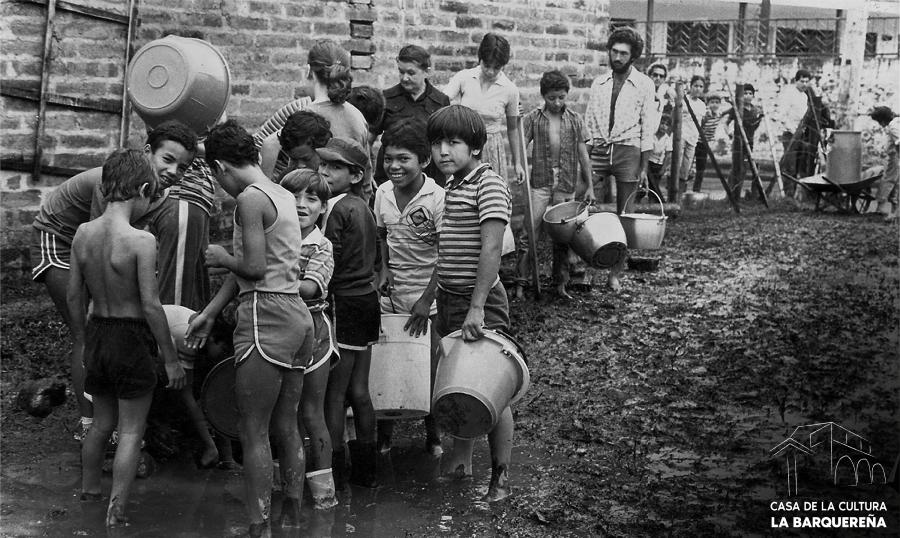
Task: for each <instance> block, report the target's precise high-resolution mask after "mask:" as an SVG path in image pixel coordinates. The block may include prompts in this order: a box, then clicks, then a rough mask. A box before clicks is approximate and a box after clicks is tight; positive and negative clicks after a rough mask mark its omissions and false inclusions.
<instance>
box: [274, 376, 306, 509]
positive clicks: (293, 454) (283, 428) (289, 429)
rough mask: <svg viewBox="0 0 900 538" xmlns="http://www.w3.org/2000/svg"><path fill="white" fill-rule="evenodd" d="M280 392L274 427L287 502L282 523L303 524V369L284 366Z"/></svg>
mask: <svg viewBox="0 0 900 538" xmlns="http://www.w3.org/2000/svg"><path fill="white" fill-rule="evenodd" d="M281 373H282V381H281V391H280V392H279V394H278V400H277V401H276V402H275V409H274V410H273V413H272V427H273V428H274V430H275V431H274V434H275V442H276V443H277V444H278V461H279V464H280V465H279V468H280V469H281V482H282V488H281V490H282V491H283V492H284V497H285V499H284V504H283V505H282V510H281V522H280V523H281V526H283V527H296V526H298V525H299V523H300V496H301V495H302V493H303V478H304V472H305V467H306V458H305V457H304V454H303V441H302V439H300V430H299V428H298V423H297V414H298V411H299V406H300V398H301V395H302V393H303V370H285V369H282V371H281Z"/></svg>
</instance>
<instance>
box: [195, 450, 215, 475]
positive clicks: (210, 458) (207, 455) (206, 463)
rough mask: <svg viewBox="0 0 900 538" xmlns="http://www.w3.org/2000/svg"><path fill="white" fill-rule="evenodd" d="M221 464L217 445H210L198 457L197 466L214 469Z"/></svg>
mask: <svg viewBox="0 0 900 538" xmlns="http://www.w3.org/2000/svg"><path fill="white" fill-rule="evenodd" d="M218 464H219V450H218V449H217V448H216V447H215V446H211V447H208V448H207V449H206V450H204V451H203V453H202V454H200V456H199V457H198V458H197V467H198V468H200V469H212V468H213V467H216V466H217V465H218Z"/></svg>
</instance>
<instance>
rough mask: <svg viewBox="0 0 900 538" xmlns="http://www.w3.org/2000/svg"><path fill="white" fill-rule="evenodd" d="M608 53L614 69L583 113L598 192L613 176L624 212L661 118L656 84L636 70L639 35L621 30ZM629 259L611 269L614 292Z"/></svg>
mask: <svg viewBox="0 0 900 538" xmlns="http://www.w3.org/2000/svg"><path fill="white" fill-rule="evenodd" d="M606 49H607V51H608V54H609V65H610V67H611V68H612V70H611V71H610V72H608V73H606V74H604V75H601V76H600V77H598V78H597V79H596V80H594V83H593V85H592V86H591V91H590V97H589V100H588V105H587V110H586V111H585V126H586V128H587V131H588V136H589V137H590V138H588V140H586V142H587V145H588V147H589V151H590V156H591V167H592V168H593V171H594V174H595V179H594V185H595V189H596V188H598V187H597V186H598V185H601V184H602V182H603V180H605V179H606V178H607V177H609V176H614V177H615V181H616V207H617V209H618V211H619V212H620V213H621V212H622V211H623V210H624V209H625V202H626V200H627V199H628V196H629V195H630V194H631V193H632V192H634V190H635V189H636V188H637V185H638V182H639V181H640V182H641V183H643V184H646V182H647V165H648V163H649V162H650V153H651V151H652V150H653V136H654V134H655V133H656V129H657V127H658V125H659V114H658V113H657V110H656V101H655V86H654V84H653V82H652V81H651V80H650V78H649V77H647V76H646V75H644V74H643V73H641V72H639V71H638V70H637V69H635V68H634V67H633V66H632V64H633V63H634V61H635V60H637V59H638V58H640V57H641V53H642V52H643V50H644V40H643V39H641V36H640V34H638V33H637V31H636V30H634V28H617V29H616V30H614V31H613V32H612V33H611V34H610V36H609V39H608V40H607V42H606ZM600 188H602V187H600ZM629 205H631V204H630V203H629ZM625 258H626V256H625V255H623V256H622V259H621V260H620V261H618V262H616V263H615V264H614V265H613V266H612V268H611V269H610V273H609V278H608V280H607V284H608V285H609V287H610V288H612V290H613V291H618V290H619V289H620V287H621V285H620V283H619V276H621V274H622V272H623V271H624V268H625Z"/></svg>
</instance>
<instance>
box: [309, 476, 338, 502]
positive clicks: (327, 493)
mask: <svg viewBox="0 0 900 538" xmlns="http://www.w3.org/2000/svg"><path fill="white" fill-rule="evenodd" d="M306 483H307V484H308V485H309V492H310V493H311V494H312V501H313V502H312V506H313V508H314V509H315V510H327V509H329V508H332V507H334V506H336V505H337V503H338V501H337V498H336V497H335V492H334V475H333V474H332V472H331V469H322V470H319V471H312V472H309V473H306Z"/></svg>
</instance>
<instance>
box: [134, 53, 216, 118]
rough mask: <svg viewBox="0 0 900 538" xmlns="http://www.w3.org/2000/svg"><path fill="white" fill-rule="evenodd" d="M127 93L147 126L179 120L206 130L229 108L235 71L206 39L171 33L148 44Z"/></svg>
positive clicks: (138, 58) (138, 57) (136, 58)
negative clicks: (232, 75)
mask: <svg viewBox="0 0 900 538" xmlns="http://www.w3.org/2000/svg"><path fill="white" fill-rule="evenodd" d="M127 84H128V97H129V98H130V99H131V103H132V105H134V110H135V111H136V112H137V113H138V115H139V116H140V117H141V119H143V120H144V123H146V124H147V126H148V127H150V128H153V127H156V126H157V125H159V124H160V123H162V122H164V121H168V120H178V121H180V122H181V123H184V124H185V125H187V126H189V127H190V128H192V129H193V130H194V131H196V132H197V134H199V135H203V134H205V133H206V132H207V131H208V130H209V129H210V128H211V127H212V126H213V125H215V124H216V121H217V120H218V119H219V118H220V117H221V116H222V113H223V112H225V108H226V106H227V105H228V98H229V97H230V96H231V74H230V73H229V71H228V64H227V63H226V62H225V57H224V56H222V54H221V53H220V52H219V51H218V50H217V49H216V48H215V47H213V46H212V45H210V44H209V43H207V42H206V41H203V40H202V39H193V38H188V37H178V36H167V37H164V38H162V39H157V40H155V41H151V42H150V43H147V44H146V45H144V46H143V47H141V49H140V50H139V51H137V53H136V54H135V55H134V58H132V60H131V63H129V64H128V75H127Z"/></svg>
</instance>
